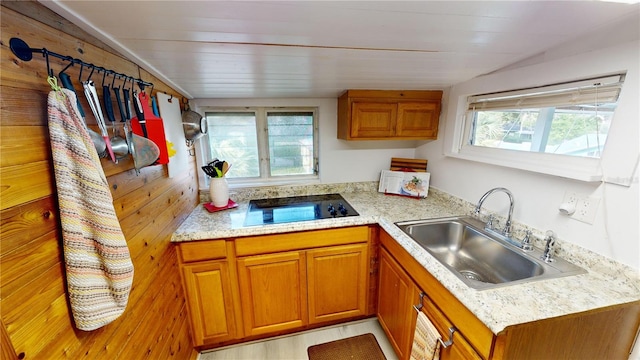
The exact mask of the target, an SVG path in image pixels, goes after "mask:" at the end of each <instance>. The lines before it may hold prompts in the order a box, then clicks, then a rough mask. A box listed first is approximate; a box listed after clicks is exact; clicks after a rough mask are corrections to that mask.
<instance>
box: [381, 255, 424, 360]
mask: <svg viewBox="0 0 640 360" xmlns="http://www.w3.org/2000/svg"><path fill="white" fill-rule="evenodd" d="M378 271H379V287H378V320H379V321H380V325H382V328H383V329H384V331H385V333H386V334H387V337H388V338H389V341H390V342H391V345H392V346H393V349H394V350H395V352H396V354H397V355H398V358H399V359H408V358H409V355H410V351H411V341H412V340H413V328H414V327H415V318H416V315H417V314H416V312H415V310H414V309H413V307H412V305H413V302H414V300H415V299H416V298H417V294H418V290H417V287H416V285H415V284H414V283H413V281H412V280H411V278H410V277H409V276H408V275H407V274H406V273H405V271H404V270H403V269H402V268H401V267H400V265H398V263H397V262H396V261H395V260H394V259H393V258H392V257H391V255H389V253H388V252H387V251H386V249H384V248H381V249H380V264H379V265H378Z"/></svg>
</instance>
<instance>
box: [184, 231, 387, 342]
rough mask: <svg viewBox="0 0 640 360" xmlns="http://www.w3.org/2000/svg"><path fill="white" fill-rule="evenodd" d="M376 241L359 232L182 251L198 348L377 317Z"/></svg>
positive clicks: (188, 246) (191, 246)
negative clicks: (373, 244)
mask: <svg viewBox="0 0 640 360" xmlns="http://www.w3.org/2000/svg"><path fill="white" fill-rule="evenodd" d="M372 234H377V232H375V231H373V230H372V229H371V228H370V227H368V226H360V227H350V228H341V229H329V230H317V231H307V232H300V233H286V234H277V235H264V236H252V237H245V238H238V239H228V240H202V241H194V242H187V243H180V244H178V253H179V263H180V269H181V272H182V275H183V284H184V291H185V294H186V298H187V305H188V310H189V316H190V319H191V328H192V333H193V342H194V345H195V346H198V347H200V348H212V347H216V346H221V345H227V344H232V343H237V342H241V341H244V340H245V339H246V340H254V339H258V338H264V337H267V336H269V335H273V334H284V333H287V332H292V331H296V330H303V329H306V328H311V327H316V326H321V325H322V324H328V323H337V322H340V321H341V320H351V319H355V318H359V317H360V318H362V317H365V316H371V315H374V309H372V308H371V307H370V301H369V300H370V299H369V292H370V291H371V287H370V285H371V283H373V284H375V283H376V281H371V280H370V279H371V275H370V269H371V265H370V262H371V259H370V254H369V253H370V238H371V237H373V235H372ZM372 256H373V255H372Z"/></svg>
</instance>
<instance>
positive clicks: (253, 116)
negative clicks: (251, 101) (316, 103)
mask: <svg viewBox="0 0 640 360" xmlns="http://www.w3.org/2000/svg"><path fill="white" fill-rule="evenodd" d="M316 113H317V110H316V109H308V108H305V109H298V108H290V109H288V108H249V109H242V110H238V109H214V110H212V111H208V112H205V116H206V117H207V121H208V124H209V129H208V132H207V134H208V135H207V136H208V139H209V149H208V150H209V153H208V154H207V155H208V159H207V161H211V160H212V159H215V158H218V159H221V160H225V161H227V162H229V163H230V164H231V168H230V169H229V172H228V173H227V177H228V178H229V179H230V180H233V179H237V180H262V181H272V180H278V179H285V178H286V179H295V178H298V179H308V178H317V168H318V166H317V164H318V155H317V153H318V149H317V148H318V145H317V144H318V141H317V137H318V136H317V120H316V117H317V116H316Z"/></svg>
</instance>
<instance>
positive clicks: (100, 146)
mask: <svg viewBox="0 0 640 360" xmlns="http://www.w3.org/2000/svg"><path fill="white" fill-rule="evenodd" d="M58 77H59V78H60V81H61V82H62V86H63V87H64V88H65V89H68V90H70V91H71V92H73V94H74V95H75V96H76V105H77V106H78V112H80V116H81V117H82V120H84V126H85V128H86V129H87V132H88V133H89V136H90V137H91V141H93V146H94V147H95V148H96V152H97V153H98V156H99V157H101V158H103V157H107V155H108V153H107V144H106V143H105V142H104V139H103V138H102V136H100V134H98V133H97V132H95V131H93V130H92V129H90V128H89V127H88V126H87V120H86V118H85V114H84V110H83V109H82V105H81V104H80V98H78V94H76V89H74V88H73V83H71V77H70V76H69V74H67V73H65V72H60V73H59V74H58Z"/></svg>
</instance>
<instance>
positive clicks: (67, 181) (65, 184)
mask: <svg viewBox="0 0 640 360" xmlns="http://www.w3.org/2000/svg"><path fill="white" fill-rule="evenodd" d="M61 91H63V92H64V94H65V95H66V96H64V97H60V94H59V93H57V92H56V91H51V92H50V93H49V99H48V112H49V134H50V138H51V153H52V156H53V166H54V173H55V179H56V187H57V193H58V206H59V208H60V221H61V223H62V240H63V247H64V259H65V267H66V272H67V288H68V293H69V302H70V304H71V311H72V313H73V318H74V321H75V324H76V327H77V328H78V329H80V330H85V331H89V330H95V329H97V328H100V327H102V326H104V325H107V324H109V323H111V322H112V321H114V320H115V319H116V318H118V317H119V316H120V315H121V314H122V313H123V312H124V310H125V308H126V306H127V301H128V299H129V292H130V291H131V286H132V283H133V263H132V262H131V257H130V255H129V248H128V247H127V241H126V239H125V238H124V235H123V233H122V230H121V228H120V223H119V222H118V218H117V217H116V212H115V209H114V208H113V198H112V196H111V192H110V191H109V184H108V183H107V179H106V177H105V175H104V171H103V170H102V166H101V164H100V158H99V157H98V153H97V152H96V150H95V147H94V145H93V142H92V141H91V137H90V136H89V133H88V132H87V130H86V127H85V124H84V122H83V120H82V119H81V117H80V115H79V111H78V108H77V106H76V96H75V94H74V93H73V92H71V91H69V90H66V89H62V90H61Z"/></svg>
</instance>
